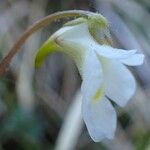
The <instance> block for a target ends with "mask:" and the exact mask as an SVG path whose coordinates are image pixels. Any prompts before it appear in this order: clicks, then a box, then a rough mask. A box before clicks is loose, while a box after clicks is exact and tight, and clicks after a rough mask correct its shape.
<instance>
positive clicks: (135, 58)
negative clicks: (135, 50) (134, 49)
mask: <svg viewBox="0 0 150 150" xmlns="http://www.w3.org/2000/svg"><path fill="white" fill-rule="evenodd" d="M143 61H144V55H143V54H134V55H132V56H130V57H128V58H125V59H120V62H122V63H123V64H125V65H128V66H138V65H142V64H143Z"/></svg>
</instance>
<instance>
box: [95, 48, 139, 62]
mask: <svg viewBox="0 0 150 150" xmlns="http://www.w3.org/2000/svg"><path fill="white" fill-rule="evenodd" d="M94 50H95V52H96V53H97V54H98V55H99V56H103V57H107V58H115V59H118V58H122V59H123V58H128V57H129V56H131V55H133V54H135V53H136V51H137V50H127V51H126V50H123V49H117V48H113V47H111V46H108V45H102V46H101V45H97V46H96V47H95V49H94Z"/></svg>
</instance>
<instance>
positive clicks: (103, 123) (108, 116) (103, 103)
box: [82, 97, 116, 142]
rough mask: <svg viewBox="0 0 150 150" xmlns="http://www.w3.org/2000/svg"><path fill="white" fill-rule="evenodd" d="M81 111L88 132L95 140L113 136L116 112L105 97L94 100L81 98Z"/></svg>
mask: <svg viewBox="0 0 150 150" xmlns="http://www.w3.org/2000/svg"><path fill="white" fill-rule="evenodd" d="M83 98H84V97H83ZM82 113H83V119H84V121H85V124H86V126H87V129H88V132H89V134H90V136H91V138H92V139H93V140H94V141H95V142H99V141H101V140H102V139H104V138H108V139H112V138H113V137H114V132H115V129H116V112H115V110H114V108H113V106H112V105H111V103H110V102H109V100H108V99H107V98H105V97H104V98H103V99H100V100H98V101H96V102H93V101H92V100H90V101H89V99H83V103H82Z"/></svg>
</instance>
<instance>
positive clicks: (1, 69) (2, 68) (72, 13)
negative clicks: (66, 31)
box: [0, 10, 93, 75]
mask: <svg viewBox="0 0 150 150" xmlns="http://www.w3.org/2000/svg"><path fill="white" fill-rule="evenodd" d="M92 14H93V13H92V12H89V11H83V10H68V11H61V12H56V13H53V14H51V15H49V16H46V17H44V18H42V19H41V20H38V21H37V22H35V23H34V24H33V25H31V26H30V27H29V28H28V29H27V30H26V31H25V32H24V33H23V34H22V35H21V37H20V38H19V39H18V40H17V41H16V43H15V44H14V45H13V46H12V47H11V48H10V50H9V53H8V54H7V55H6V56H5V57H4V59H3V60H2V61H1V63H0V75H2V74H4V73H5V72H6V69H8V66H9V64H10V62H11V60H12V58H13V57H14V56H15V54H16V53H17V52H18V51H19V49H20V48H21V46H22V45H23V44H24V43H25V41H26V40H27V39H28V37H29V36H30V35H32V34H33V33H34V32H36V31H37V30H39V29H40V28H43V27H45V26H47V25H49V24H50V23H52V22H54V21H56V20H58V19H63V18H68V17H80V16H84V17H88V16H90V15H92Z"/></svg>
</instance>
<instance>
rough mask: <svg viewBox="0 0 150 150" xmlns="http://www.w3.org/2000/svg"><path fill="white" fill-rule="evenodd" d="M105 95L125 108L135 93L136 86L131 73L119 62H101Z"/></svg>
mask: <svg viewBox="0 0 150 150" xmlns="http://www.w3.org/2000/svg"><path fill="white" fill-rule="evenodd" d="M102 66H103V71H104V74H105V76H104V78H105V79H104V82H105V83H104V85H105V94H106V95H107V96H108V97H109V98H111V99H112V100H113V101H115V102H116V103H117V104H118V105H120V106H122V107H123V106H125V105H126V104H127V102H128V101H129V100H130V98H131V97H132V96H133V94H134V93H135V89H136V84H135V80H134V77H133V75H132V74H131V72H130V71H129V70H128V69H127V68H126V67H125V66H124V65H123V64H121V63H120V62H118V61H115V60H108V59H107V60H104V59H103V60H102Z"/></svg>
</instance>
